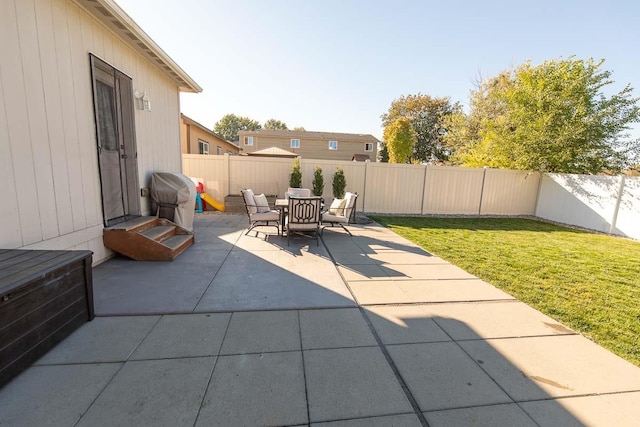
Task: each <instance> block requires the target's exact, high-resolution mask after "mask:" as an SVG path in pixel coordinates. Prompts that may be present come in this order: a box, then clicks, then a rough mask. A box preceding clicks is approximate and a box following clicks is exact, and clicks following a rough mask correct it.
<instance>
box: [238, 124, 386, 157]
mask: <svg viewBox="0 0 640 427" xmlns="http://www.w3.org/2000/svg"><path fill="white" fill-rule="evenodd" d="M238 137H239V140H238V145H239V146H240V148H241V149H242V151H243V152H244V153H246V154H250V153H252V152H254V151H259V150H264V149H267V148H271V147H276V148H280V149H283V150H287V151H290V152H293V153H296V154H297V155H299V156H302V157H303V158H306V159H325V160H352V159H353V158H354V156H355V155H363V154H366V155H370V156H371V160H372V161H375V159H376V154H377V153H378V143H379V142H380V141H378V140H377V139H376V138H375V137H374V136H372V135H361V134H353V133H335V132H307V131H294V130H265V129H262V130H257V131H240V132H238Z"/></svg>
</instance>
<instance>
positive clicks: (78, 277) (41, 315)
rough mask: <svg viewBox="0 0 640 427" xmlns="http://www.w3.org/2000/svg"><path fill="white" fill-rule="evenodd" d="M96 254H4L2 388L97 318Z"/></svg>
mask: <svg viewBox="0 0 640 427" xmlns="http://www.w3.org/2000/svg"><path fill="white" fill-rule="evenodd" d="M92 255H93V253H92V252H91V251H44V250H37V251H30V250H12V249H0V387H2V386H3V385H4V384H6V383H7V382H9V380H11V378H13V377H14V376H16V375H17V374H19V373H20V372H21V371H23V370H24V369H26V368H27V367H28V366H29V365H31V364H32V363H33V362H34V361H36V360H37V359H38V358H40V357H41V356H42V355H44V354H45V353H46V352H47V351H48V350H50V349H51V348H52V347H54V346H55V345H56V344H57V343H58V342H60V341H62V340H63V339H64V338H65V337H67V336H68V335H69V334H71V332H73V331H74V330H76V329H77V328H78V327H79V326H81V325H82V324H83V323H84V322H87V321H88V320H92V319H93V317H94V312H93V282H92V271H91V258H92Z"/></svg>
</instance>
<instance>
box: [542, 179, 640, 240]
mask: <svg viewBox="0 0 640 427" xmlns="http://www.w3.org/2000/svg"><path fill="white" fill-rule="evenodd" d="M536 216H538V217H540V218H543V219H548V220H552V221H557V222H561V223H565V224H571V225H577V226H580V227H584V228H587V229H590V230H595V231H600V232H603V233H609V234H616V235H619V236H627V237H631V238H634V239H640V178H638V177H624V176H593V175H567V174H545V176H544V177H543V178H542V181H541V183H540V195H539V196H538V204H537V207H536Z"/></svg>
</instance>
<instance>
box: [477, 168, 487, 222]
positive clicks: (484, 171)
mask: <svg viewBox="0 0 640 427" xmlns="http://www.w3.org/2000/svg"><path fill="white" fill-rule="evenodd" d="M486 177H487V166H485V167H483V168H482V187H481V188H480V203H478V216H480V215H481V214H482V197H483V196H484V180H485V178H486Z"/></svg>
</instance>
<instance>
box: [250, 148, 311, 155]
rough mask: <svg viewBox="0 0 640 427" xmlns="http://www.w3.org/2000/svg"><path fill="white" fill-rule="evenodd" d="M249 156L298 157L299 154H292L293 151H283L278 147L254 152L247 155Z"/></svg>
mask: <svg viewBox="0 0 640 427" xmlns="http://www.w3.org/2000/svg"><path fill="white" fill-rule="evenodd" d="M247 156H265V157H298V156H299V154H296V153H292V152H291V151H287V150H283V149H282V148H278V147H269V148H265V149H263V150H257V151H253V152H251V153H247Z"/></svg>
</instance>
